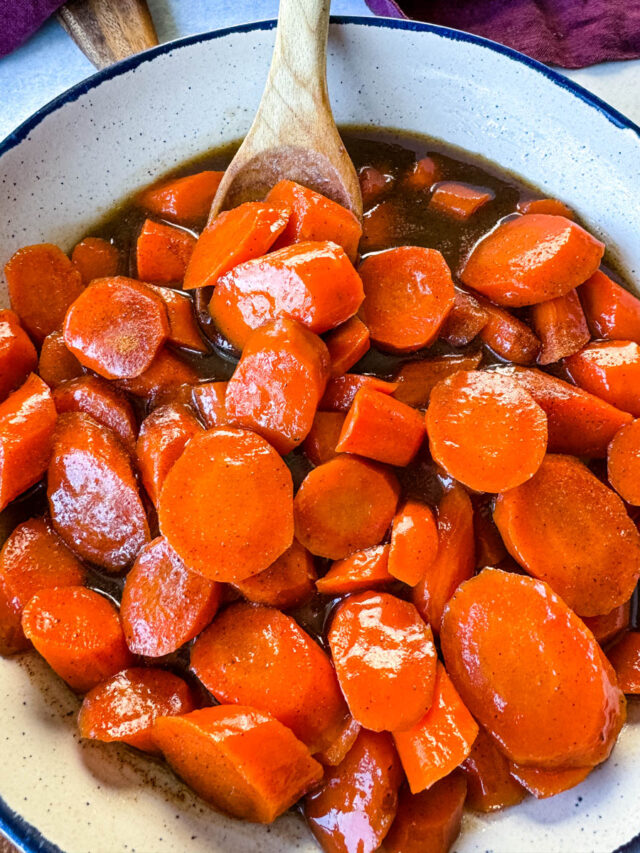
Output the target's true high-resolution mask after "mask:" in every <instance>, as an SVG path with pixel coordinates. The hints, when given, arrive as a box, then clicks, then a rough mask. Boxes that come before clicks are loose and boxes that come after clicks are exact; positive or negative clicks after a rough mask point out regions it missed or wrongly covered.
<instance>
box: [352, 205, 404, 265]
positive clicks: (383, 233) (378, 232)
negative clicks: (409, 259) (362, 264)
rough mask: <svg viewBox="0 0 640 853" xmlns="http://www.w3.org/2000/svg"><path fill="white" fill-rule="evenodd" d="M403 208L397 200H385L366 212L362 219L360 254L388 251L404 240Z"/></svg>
mask: <svg viewBox="0 0 640 853" xmlns="http://www.w3.org/2000/svg"><path fill="white" fill-rule="evenodd" d="M402 216H403V213H402V208H401V207H400V204H399V202H398V200H397V199H395V198H387V199H383V200H382V201H381V202H379V203H378V204H375V205H374V206H373V207H370V208H369V210H367V211H365V213H364V215H363V217H362V237H361V239H360V252H361V253H362V252H373V251H378V250H379V249H388V248H389V246H391V245H393V243H395V242H397V241H400V240H401V239H402V228H403V225H404V222H403V219H402Z"/></svg>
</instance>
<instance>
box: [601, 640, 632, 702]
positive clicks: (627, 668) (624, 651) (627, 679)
mask: <svg viewBox="0 0 640 853" xmlns="http://www.w3.org/2000/svg"><path fill="white" fill-rule="evenodd" d="M607 657H608V658H609V660H610V661H611V664H612V666H613V668H614V669H615V671H616V675H617V677H618V685H619V687H620V690H622V691H623V692H624V693H633V694H638V693H640V631H628V632H627V633H626V634H623V636H622V638H621V639H620V640H618V642H617V643H616V644H615V645H614V646H613V648H611V649H608V650H607Z"/></svg>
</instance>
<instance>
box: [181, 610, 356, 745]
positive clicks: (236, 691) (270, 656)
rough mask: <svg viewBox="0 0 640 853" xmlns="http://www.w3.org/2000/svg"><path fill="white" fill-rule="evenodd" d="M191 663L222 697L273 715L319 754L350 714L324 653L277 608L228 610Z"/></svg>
mask: <svg viewBox="0 0 640 853" xmlns="http://www.w3.org/2000/svg"><path fill="white" fill-rule="evenodd" d="M191 670H192V671H193V672H194V673H195V675H196V676H197V677H198V678H199V679H200V681H201V682H202V683H203V684H204V686H205V687H206V688H207V690H209V691H210V692H211V693H213V695H214V696H215V697H216V699H217V700H218V701H219V702H222V703H223V704H236V705H250V706H251V707H252V708H257V709H258V710H260V711H264V712H265V713H268V714H272V715H273V716H274V717H275V718H276V720H279V721H280V722H281V723H282V724H283V725H285V726H287V727H288V728H290V729H291V730H292V731H293V733H294V734H295V736H296V737H297V738H299V739H300V740H301V741H302V742H303V743H304V744H306V745H307V746H308V747H309V750H310V752H312V753H314V752H318V751H319V750H322V749H326V748H327V747H328V746H330V745H331V743H333V741H334V740H335V737H336V735H337V734H338V732H339V731H340V729H341V727H342V723H343V720H344V718H345V716H346V714H347V707H346V705H345V702H344V699H343V698H342V694H341V693H340V687H339V686H338V680H337V678H336V674H335V672H334V670H333V667H332V666H331V662H330V660H329V658H328V657H327V655H326V654H325V652H324V651H323V650H322V649H321V648H320V646H319V645H317V644H316V643H314V641H313V640H312V639H311V637H310V636H309V635H308V634H306V633H305V632H304V631H303V630H302V628H300V626H299V625H298V624H297V622H295V621H294V620H293V619H291V617H289V616H286V615H285V614H284V613H281V612H280V611H279V610H276V609H275V608H273V607H263V606H261V605H256V604H248V603H245V602H240V603H238V604H232V605H231V606H230V607H228V608H227V609H226V610H224V611H223V612H222V613H221V614H219V615H218V616H217V617H216V619H214V621H213V622H212V624H211V625H210V626H209V627H208V628H207V629H206V630H205V631H204V632H203V633H202V634H201V635H200V636H199V637H198V639H197V640H196V641H195V643H194V645H193V648H192V650H191Z"/></svg>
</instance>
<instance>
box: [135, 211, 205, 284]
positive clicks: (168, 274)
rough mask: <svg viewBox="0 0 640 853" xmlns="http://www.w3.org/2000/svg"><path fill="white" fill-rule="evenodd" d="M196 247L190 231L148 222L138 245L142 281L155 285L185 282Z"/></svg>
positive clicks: (138, 262) (137, 261)
mask: <svg viewBox="0 0 640 853" xmlns="http://www.w3.org/2000/svg"><path fill="white" fill-rule="evenodd" d="M195 245H196V238H195V237H194V236H193V234H191V232H190V231H184V230H183V229H182V228H177V227H176V226H175V225H166V224H165V223H164V222H154V221H153V220H152V219H147V220H146V221H145V222H144V223H143V225H142V230H141V231H140V234H139V235H138V240H137V242H136V268H137V270H138V278H140V279H142V281H148V282H151V283H152V284H168V283H169V282H171V281H174V282H181V281H182V280H183V279H184V276H185V273H186V271H187V266H188V265H189V261H190V260H191V255H192V254H193V250H194V248H195Z"/></svg>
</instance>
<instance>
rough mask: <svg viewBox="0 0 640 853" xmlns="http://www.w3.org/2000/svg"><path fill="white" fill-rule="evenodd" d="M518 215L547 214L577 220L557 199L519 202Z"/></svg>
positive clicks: (571, 211)
mask: <svg viewBox="0 0 640 853" xmlns="http://www.w3.org/2000/svg"><path fill="white" fill-rule="evenodd" d="M516 209H517V211H518V213H546V214H549V215H550V216H564V217H566V218H567V219H575V218H576V215H575V213H574V212H573V210H571V208H570V207H567V205H566V204H565V203H564V202H563V201H559V200H558V199H557V198H530V199H526V200H525V201H519V202H518V204H517V205H516Z"/></svg>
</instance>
